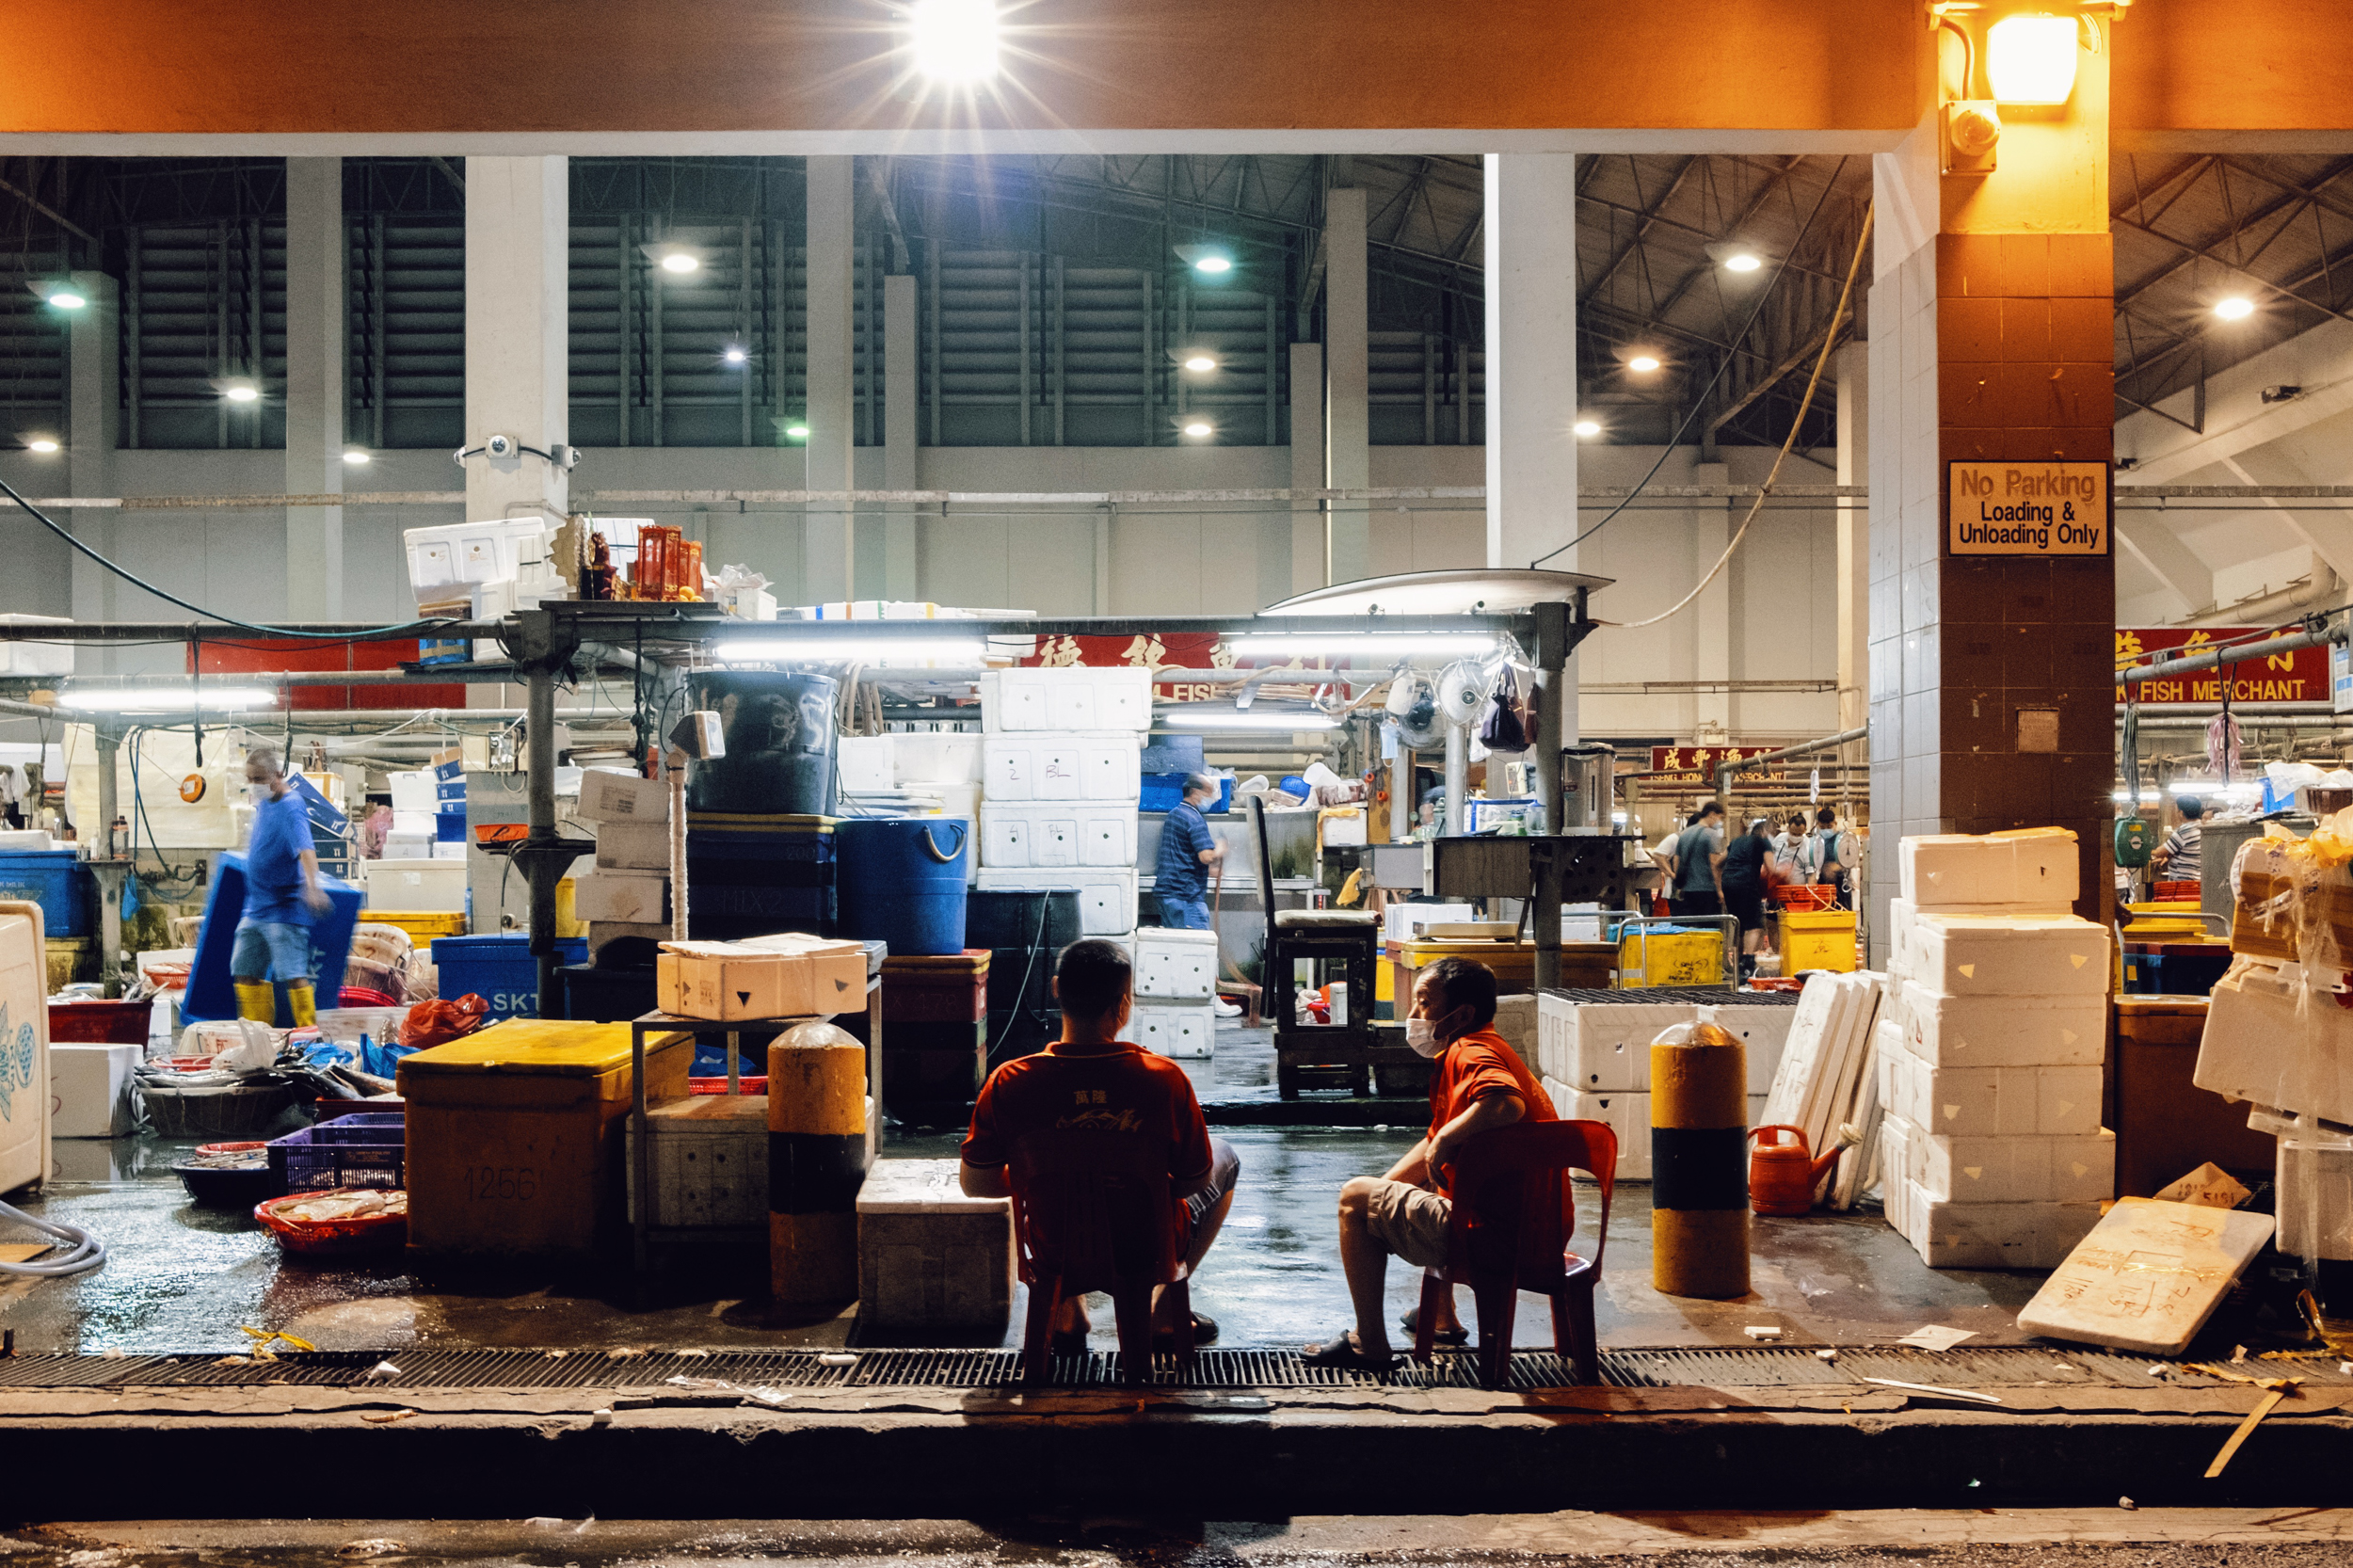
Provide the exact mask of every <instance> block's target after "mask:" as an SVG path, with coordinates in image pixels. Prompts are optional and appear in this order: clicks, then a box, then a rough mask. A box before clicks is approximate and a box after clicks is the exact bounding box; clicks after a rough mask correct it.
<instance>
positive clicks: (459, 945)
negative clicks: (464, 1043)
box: [433, 931, 588, 1023]
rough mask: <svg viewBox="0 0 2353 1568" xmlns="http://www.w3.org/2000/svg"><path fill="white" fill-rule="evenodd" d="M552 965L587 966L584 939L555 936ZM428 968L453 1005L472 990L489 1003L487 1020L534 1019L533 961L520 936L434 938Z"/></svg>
mask: <svg viewBox="0 0 2353 1568" xmlns="http://www.w3.org/2000/svg"><path fill="white" fill-rule="evenodd" d="M555 961H556V962H557V963H558V964H560V965H561V964H585V963H586V962H588V942H587V939H586V938H585V937H581V936H568V937H559V938H558V939H557V941H556V944H555ZM433 967H434V968H437V969H439V970H440V975H441V997H442V999H443V1000H449V1001H455V1000H457V999H458V998H459V997H462V996H465V995H466V994H467V993H469V992H472V994H473V995H475V996H478V997H480V998H481V999H482V1000H485V1001H487V1002H488V1003H489V1004H490V1016H489V1021H490V1022H492V1023H496V1022H497V1021H498V1020H499V1019H501V1018H536V1017H537V1016H539V961H538V960H537V959H536V958H534V957H533V956H532V955H531V937H530V936H529V935H528V934H527V933H524V932H520V931H517V932H508V933H504V934H503V935H500V936H436V937H434V938H433Z"/></svg>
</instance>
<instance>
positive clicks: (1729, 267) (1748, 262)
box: [1724, 250, 1765, 272]
mask: <svg viewBox="0 0 2353 1568" xmlns="http://www.w3.org/2000/svg"><path fill="white" fill-rule="evenodd" d="M1764 264H1765V263H1764V262H1763V260H1762V259H1760V258H1759V257H1758V256H1757V254H1756V252H1754V251H1753V250H1736V251H1734V252H1733V253H1732V254H1731V255H1729V256H1726V257H1725V258H1724V270H1725V271H1726V272H1754V271H1755V270H1756V269H1757V268H1758V267H1761V266H1763V265H1764Z"/></svg>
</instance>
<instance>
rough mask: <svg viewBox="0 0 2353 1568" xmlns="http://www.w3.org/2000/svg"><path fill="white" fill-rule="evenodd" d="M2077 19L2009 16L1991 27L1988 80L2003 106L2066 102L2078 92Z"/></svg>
mask: <svg viewBox="0 0 2353 1568" xmlns="http://www.w3.org/2000/svg"><path fill="white" fill-rule="evenodd" d="M2076 26H2077V24H2076V21H2075V19H2074V18H2073V17H2072V16H2053V15H2051V14H2049V13H2048V12H2044V13H2041V14H2040V15H2025V16H2006V17H2004V18H2002V20H2001V21H1999V22H1996V23H1995V24H1993V26H1991V27H1989V28H1987V29H1986V34H1985V79H1986V85H1987V86H1988V87H1989V88H1992V89H1993V98H1994V101H1995V102H1996V103H2001V104H2064V103H2066V102H2067V100H2068V96H2069V95H2070V94H2072V93H2073V91H2074V90H2075V32H2076Z"/></svg>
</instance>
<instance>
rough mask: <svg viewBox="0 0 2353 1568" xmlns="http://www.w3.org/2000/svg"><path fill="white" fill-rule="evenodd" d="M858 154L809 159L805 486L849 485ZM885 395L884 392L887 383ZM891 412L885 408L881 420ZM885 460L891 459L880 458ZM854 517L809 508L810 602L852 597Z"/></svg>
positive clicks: (806, 585) (806, 588)
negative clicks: (806, 455) (855, 156)
mask: <svg viewBox="0 0 2353 1568" xmlns="http://www.w3.org/2000/svg"><path fill="white" fill-rule="evenodd" d="M855 172H856V159H854V158H851V157H847V156H833V157H822V158H820V157H812V158H810V159H809V160H808V408H807V409H806V410H805V415H806V417H807V419H808V465H807V472H808V481H807V483H808V488H810V489H812V490H846V489H850V488H853V483H852V474H853V472H854V470H853V469H852V467H851V455H852V453H853V451H854V449H855V443H856V440H857V425H856V414H857V408H856V400H855V399H854V397H853V395H852V388H853V386H854V379H853V374H852V373H853V361H852V358H851V355H852V347H851V329H852V324H853V322H854V321H855V319H856V317H855V309H856V297H855V287H854V282H853V280H854V279H855V277H856V270H855V267H854V265H853V262H854V258H855V250H854V248H853V241H852V236H851V230H852V223H853V215H854V213H855V211H856V204H855V199H854V195H853V193H854V190H855V188H856V187H855V179H854V176H855ZM885 395H886V396H888V388H886V389H885ZM887 417H888V414H887V413H886V418H887ZM884 461H885V463H886V465H887V464H888V457H886V458H885V459H884ZM856 559H857V549H856V513H855V511H854V510H853V509H852V508H850V507H848V506H843V507H841V508H840V509H839V510H824V511H821V510H819V509H818V508H816V507H811V508H809V511H808V521H807V522H806V523H805V524H804V525H803V533H802V536H801V593H802V594H803V596H804V598H805V600H806V601H807V602H808V603H810V604H823V603H824V602H826V601H827V600H837V599H850V598H852V597H854V579H855V578H856Z"/></svg>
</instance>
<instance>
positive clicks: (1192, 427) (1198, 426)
mask: <svg viewBox="0 0 2353 1568" xmlns="http://www.w3.org/2000/svg"><path fill="white" fill-rule="evenodd" d="M1185 434H1186V435H1188V436H1191V437H1192V438H1193V440H1207V439H1209V437H1211V436H1214V435H1216V434H1217V426H1216V425H1214V424H1210V423H1209V421H1208V420H1206V419H1194V420H1187V421H1186V422H1185Z"/></svg>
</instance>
